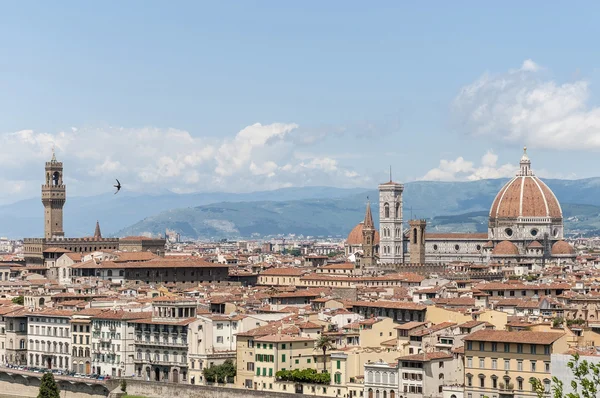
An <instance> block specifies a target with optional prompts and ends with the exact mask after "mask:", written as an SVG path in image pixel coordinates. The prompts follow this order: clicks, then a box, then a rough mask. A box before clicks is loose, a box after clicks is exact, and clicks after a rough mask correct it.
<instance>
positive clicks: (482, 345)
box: [479, 341, 485, 351]
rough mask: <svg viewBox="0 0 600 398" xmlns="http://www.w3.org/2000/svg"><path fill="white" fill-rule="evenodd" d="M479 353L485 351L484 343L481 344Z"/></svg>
mask: <svg viewBox="0 0 600 398" xmlns="http://www.w3.org/2000/svg"><path fill="white" fill-rule="evenodd" d="M479 351H485V343H484V342H483V341H482V342H480V343H479Z"/></svg>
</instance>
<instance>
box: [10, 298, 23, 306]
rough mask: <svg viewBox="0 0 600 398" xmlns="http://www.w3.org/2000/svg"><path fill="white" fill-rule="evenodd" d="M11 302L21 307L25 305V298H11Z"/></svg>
mask: <svg viewBox="0 0 600 398" xmlns="http://www.w3.org/2000/svg"><path fill="white" fill-rule="evenodd" d="M11 301H12V302H13V303H15V304H19V305H23V304H25V297H23V296H17V297H13V299H12V300H11Z"/></svg>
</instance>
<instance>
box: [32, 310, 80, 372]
mask: <svg viewBox="0 0 600 398" xmlns="http://www.w3.org/2000/svg"><path fill="white" fill-rule="evenodd" d="M72 314H73V312H72V311H65V310H55V309H45V310H40V311H34V312H29V313H28V314H27V325H28V328H29V332H28V334H27V338H28V341H29V344H28V359H29V360H28V361H27V365H29V366H41V367H45V368H48V369H60V370H70V369H71V367H70V363H71V351H70V344H71V337H70V335H71V334H70V331H71V325H70V323H69V321H70V319H71V315H72Z"/></svg>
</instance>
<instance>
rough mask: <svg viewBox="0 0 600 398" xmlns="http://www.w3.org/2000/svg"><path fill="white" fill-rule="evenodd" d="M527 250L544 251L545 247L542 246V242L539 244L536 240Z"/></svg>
mask: <svg viewBox="0 0 600 398" xmlns="http://www.w3.org/2000/svg"><path fill="white" fill-rule="evenodd" d="M527 248H528V249H543V248H544V246H542V244H541V243H540V242H538V241H537V240H534V241H533V242H531V243H530V244H529V245H528V246H527Z"/></svg>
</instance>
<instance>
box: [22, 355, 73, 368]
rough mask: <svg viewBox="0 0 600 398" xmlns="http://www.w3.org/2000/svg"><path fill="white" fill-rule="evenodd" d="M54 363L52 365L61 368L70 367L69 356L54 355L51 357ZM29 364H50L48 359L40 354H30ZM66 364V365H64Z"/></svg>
mask: <svg viewBox="0 0 600 398" xmlns="http://www.w3.org/2000/svg"><path fill="white" fill-rule="evenodd" d="M50 361H51V363H52V367H59V368H68V367H69V358H68V357H64V358H63V357H56V356H53V357H51V358H50ZM28 365H29V366H40V365H42V366H48V359H44V358H43V357H41V356H40V355H39V354H35V355H34V354H29V363H28ZM63 365H64V366H63Z"/></svg>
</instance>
